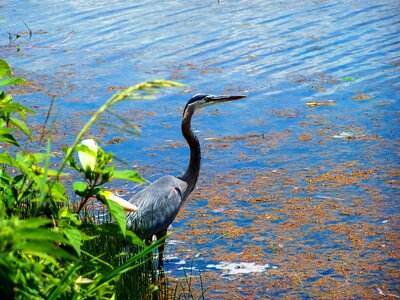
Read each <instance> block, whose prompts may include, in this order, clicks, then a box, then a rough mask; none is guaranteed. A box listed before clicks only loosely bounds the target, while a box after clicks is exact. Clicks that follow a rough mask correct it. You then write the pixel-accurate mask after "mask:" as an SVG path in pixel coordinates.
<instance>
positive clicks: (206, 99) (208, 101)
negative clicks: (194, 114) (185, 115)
mask: <svg viewBox="0 0 400 300" xmlns="http://www.w3.org/2000/svg"><path fill="white" fill-rule="evenodd" d="M243 98H246V96H244V95H235V96H233V95H232V96H230V95H220V96H215V95H204V94H196V95H194V96H193V97H192V98H190V100H189V101H188V103H187V104H186V107H185V111H186V110H187V109H188V108H191V109H192V110H193V111H196V110H198V109H200V108H202V107H204V106H210V105H214V104H218V103H221V102H227V101H233V100H239V99H243Z"/></svg>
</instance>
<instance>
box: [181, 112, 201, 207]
mask: <svg viewBox="0 0 400 300" xmlns="http://www.w3.org/2000/svg"><path fill="white" fill-rule="evenodd" d="M193 114H194V109H191V108H188V109H187V110H186V111H184V113H183V119H182V134H183V136H184V137H185V139H186V141H187V143H188V145H189V147H190V161H189V165H188V167H187V169H186V172H185V174H183V175H182V176H180V179H182V180H183V181H185V182H186V183H187V184H188V188H187V190H186V191H185V193H184V195H183V199H184V200H186V198H187V197H188V196H189V194H190V193H191V192H192V191H193V189H194V188H195V186H196V183H197V178H198V177H199V172H200V160H201V150H200V143H199V140H198V139H197V137H196V135H195V134H194V133H193V131H192V127H191V124H190V121H191V119H192V116H193Z"/></svg>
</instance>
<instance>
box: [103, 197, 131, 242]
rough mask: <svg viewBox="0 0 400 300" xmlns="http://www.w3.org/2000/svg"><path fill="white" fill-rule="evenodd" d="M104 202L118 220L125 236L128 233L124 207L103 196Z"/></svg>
mask: <svg viewBox="0 0 400 300" xmlns="http://www.w3.org/2000/svg"><path fill="white" fill-rule="evenodd" d="M103 200H104V202H105V203H106V204H107V206H108V210H109V212H110V214H111V216H112V217H113V218H114V220H115V221H116V222H117V224H118V226H119V229H120V230H121V232H122V234H123V235H124V236H125V233H126V213H125V210H124V208H123V207H122V206H121V205H119V204H118V203H116V202H114V201H112V200H110V199H107V198H106V197H103Z"/></svg>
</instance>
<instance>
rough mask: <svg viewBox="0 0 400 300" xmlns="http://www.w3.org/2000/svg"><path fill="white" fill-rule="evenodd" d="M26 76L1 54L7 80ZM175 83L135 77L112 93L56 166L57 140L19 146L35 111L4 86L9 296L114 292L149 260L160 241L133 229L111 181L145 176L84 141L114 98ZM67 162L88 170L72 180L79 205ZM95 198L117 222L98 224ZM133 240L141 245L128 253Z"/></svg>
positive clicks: (3, 229) (4, 282) (4, 253)
mask: <svg viewBox="0 0 400 300" xmlns="http://www.w3.org/2000/svg"><path fill="white" fill-rule="evenodd" d="M24 82H25V81H24V80H23V79H20V78H14V77H13V76H12V72H11V68H10V67H9V65H8V64H7V63H6V62H5V61H4V60H0V86H7V85H12V84H21V83H24ZM171 86H180V85H179V84H177V83H174V82H171V81H163V80H156V81H152V82H146V83H142V84H139V85H135V86H133V87H131V88H128V89H126V90H124V91H122V92H120V93H117V94H116V95H114V96H113V97H111V98H110V99H109V100H108V101H107V102H106V103H105V105H103V106H102V107H101V108H100V109H99V110H98V111H97V113H95V114H94V115H93V117H92V118H91V119H90V120H89V121H88V123H87V124H86V125H85V126H84V127H83V129H82V130H81V132H80V133H79V134H78V136H77V137H76V139H75V141H74V142H73V144H72V146H71V147H70V148H68V149H66V150H65V151H66V153H65V159H64V160H63V161H62V163H61V165H60V167H59V168H58V169H52V168H51V165H52V163H51V160H50V152H51V144H50V142H48V144H47V149H46V152H45V153H27V152H26V151H24V150H23V149H21V148H20V147H19V146H20V143H18V138H16V136H18V135H20V133H22V134H23V135H25V139H29V138H31V132H30V130H29V128H28V126H27V125H26V123H25V120H26V115H27V113H32V111H31V110H30V109H28V108H27V107H24V106H22V105H20V104H17V103H15V102H14V101H13V99H12V96H11V95H10V94H7V93H6V92H5V91H1V92H0V143H1V145H2V146H3V147H2V149H8V150H7V151H4V152H3V153H1V154H0V164H1V168H0V249H1V252H0V294H1V295H2V298H4V299H26V298H29V299H59V298H62V299H84V298H95V299H102V298H104V299H109V298H112V297H115V295H116V286H117V284H118V282H119V280H120V278H122V277H123V276H125V275H126V274H128V273H129V272H132V271H133V270H138V269H139V268H141V267H142V266H144V265H145V264H146V262H147V261H148V258H149V254H151V253H152V251H153V250H154V249H155V248H156V247H157V246H158V245H157V243H154V244H152V245H150V246H146V245H145V244H144V243H143V242H142V241H141V240H140V239H139V238H138V237H137V236H136V235H134V234H133V233H132V232H130V231H127V230H126V214H125V211H124V205H125V203H124V201H123V199H119V198H118V197H116V196H115V195H113V194H112V193H111V192H109V191H108V190H107V189H106V188H105V187H104V185H105V184H107V183H108V182H110V181H111V180H115V179H122V180H132V181H135V182H141V181H142V179H141V178H140V176H139V174H138V173H137V172H135V171H132V170H124V171H119V170H115V167H114V165H113V164H112V154H111V153H106V152H104V151H103V150H102V149H101V148H100V147H98V146H97V145H95V146H96V147H91V146H93V143H92V142H90V143H89V145H88V144H87V142H86V143H85V142H82V143H80V141H81V139H82V137H83V136H84V135H85V133H86V132H87V130H88V128H89V127H90V126H91V125H92V124H93V123H94V122H95V121H96V120H97V119H98V118H99V116H100V115H101V114H102V113H103V112H105V111H106V110H107V109H109V108H110V107H111V106H112V105H115V104H116V103H118V102H119V101H124V100H129V99H130V100H132V99H133V100H137V99H147V98H149V97H152V96H153V95H154V93H155V91H156V90H157V89H159V88H163V87H171ZM85 144H86V145H85ZM75 150H77V151H78V156H81V157H80V161H81V164H78V163H77V162H76V161H75V159H74V157H73V154H74V153H75ZM82 157H86V158H82ZM85 159H86V162H85ZM87 160H89V162H87ZM67 165H68V166H70V167H71V168H72V169H73V170H75V171H77V172H78V173H80V174H81V175H82V177H83V180H81V181H77V182H75V183H74V184H73V189H74V191H75V193H76V195H78V197H80V199H81V200H80V203H79V206H78V207H77V206H76V205H74V203H70V202H69V199H68V197H67V195H66V188H65V187H64V184H63V181H62V178H63V176H65V174H63V170H64V168H65V167H66V166H67ZM91 199H98V200H100V201H102V202H103V203H104V204H105V205H106V207H107V209H108V211H109V213H110V214H111V216H112V218H113V220H114V222H111V223H110V224H96V222H94V221H93V216H90V217H89V218H85V216H87V210H86V207H87V203H88V202H89V201H90V200H91ZM121 204H122V206H121ZM127 208H129V207H125V209H127ZM130 209H134V208H132V207H131V208H130ZM107 239H108V240H111V241H116V240H118V241H119V242H118V243H117V245H119V246H121V247H119V246H118V247H114V248H112V247H108V248H107V247H104V241H105V240H107ZM100 244H101V245H103V247H97V251H94V248H93V247H96V245H100ZM110 245H114V243H110ZM122 246H123V247H122ZM91 247H92V248H91ZM111 248H112V249H111ZM128 248H129V249H134V252H131V251H129V252H130V254H127V253H126V251H125V250H126V249H128ZM124 249H125V250H124ZM150 257H151V256H150ZM142 270H144V269H142ZM143 272H144V271H143ZM136 274H139V275H135V276H137V277H136V278H143V276H142V275H140V274H141V273H140V272H139V273H136ZM144 276H147V275H144ZM128 280H129V279H128ZM146 280H147V279H146ZM146 280H145V281H141V282H145V284H146V285H147V286H146V287H145V288H144V290H145V292H147V291H148V290H149V289H150V290H151V289H152V287H151V285H150V284H149V282H148V281H146Z"/></svg>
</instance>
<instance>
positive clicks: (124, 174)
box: [113, 170, 146, 183]
mask: <svg viewBox="0 0 400 300" xmlns="http://www.w3.org/2000/svg"><path fill="white" fill-rule="evenodd" d="M113 178H116V179H122V180H130V181H134V182H138V183H145V182H146V181H145V180H144V179H143V178H142V177H141V176H140V175H139V173H138V172H137V171H133V170H115V171H114V174H113Z"/></svg>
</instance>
